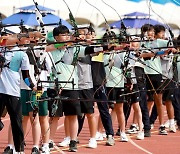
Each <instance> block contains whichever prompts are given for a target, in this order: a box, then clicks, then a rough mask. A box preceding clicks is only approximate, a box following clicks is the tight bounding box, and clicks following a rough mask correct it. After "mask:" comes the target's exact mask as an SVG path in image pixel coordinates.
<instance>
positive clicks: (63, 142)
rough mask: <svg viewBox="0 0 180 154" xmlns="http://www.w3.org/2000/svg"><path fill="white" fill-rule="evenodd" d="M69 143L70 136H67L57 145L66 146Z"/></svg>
mask: <svg viewBox="0 0 180 154" xmlns="http://www.w3.org/2000/svg"><path fill="white" fill-rule="evenodd" d="M69 144H70V137H69V136H68V137H65V138H64V140H63V141H62V142H61V143H59V146H60V147H67V146H69Z"/></svg>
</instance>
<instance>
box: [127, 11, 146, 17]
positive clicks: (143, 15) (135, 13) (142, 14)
mask: <svg viewBox="0 0 180 154" xmlns="http://www.w3.org/2000/svg"><path fill="white" fill-rule="evenodd" d="M124 16H126V17H132V16H135V17H147V16H149V14H146V13H142V12H132V13H128V14H124Z"/></svg>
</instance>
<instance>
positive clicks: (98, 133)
mask: <svg viewBox="0 0 180 154" xmlns="http://www.w3.org/2000/svg"><path fill="white" fill-rule="evenodd" d="M95 138H96V141H103V140H104V138H103V135H102V133H100V132H97V133H96V136H95Z"/></svg>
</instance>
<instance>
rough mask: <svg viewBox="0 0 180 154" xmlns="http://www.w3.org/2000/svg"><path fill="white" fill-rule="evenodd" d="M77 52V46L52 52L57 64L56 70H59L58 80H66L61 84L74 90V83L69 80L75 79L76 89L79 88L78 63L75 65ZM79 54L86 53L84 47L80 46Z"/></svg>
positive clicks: (64, 87)
mask: <svg viewBox="0 0 180 154" xmlns="http://www.w3.org/2000/svg"><path fill="white" fill-rule="evenodd" d="M75 53H76V47H74V48H68V49H65V50H55V51H53V52H51V55H52V57H53V60H54V63H55V66H56V71H57V72H58V74H57V78H58V81H63V82H64V81H65V83H61V84H60V85H61V87H62V88H63V89H68V90H72V89H73V85H72V83H67V82H68V81H70V82H71V81H74V84H75V85H74V90H78V74H77V65H73V59H74V54H75ZM79 55H84V47H80V51H79Z"/></svg>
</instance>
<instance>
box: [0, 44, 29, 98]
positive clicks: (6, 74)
mask: <svg viewBox="0 0 180 154" xmlns="http://www.w3.org/2000/svg"><path fill="white" fill-rule="evenodd" d="M18 49H19V48H18V47H15V48H13V49H12V50H18ZM5 59H6V62H5V64H8V63H9V67H4V68H3V69H2V72H1V74H0V93H3V94H7V95H11V96H17V97H20V76H21V75H20V70H29V67H30V64H29V58H28V56H27V54H26V53H25V52H23V51H16V52H6V53H5Z"/></svg>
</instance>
